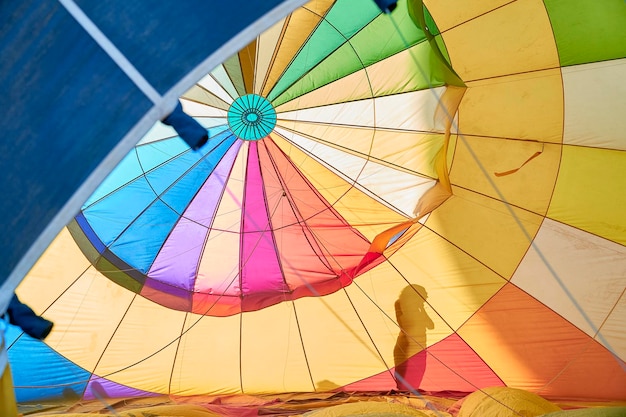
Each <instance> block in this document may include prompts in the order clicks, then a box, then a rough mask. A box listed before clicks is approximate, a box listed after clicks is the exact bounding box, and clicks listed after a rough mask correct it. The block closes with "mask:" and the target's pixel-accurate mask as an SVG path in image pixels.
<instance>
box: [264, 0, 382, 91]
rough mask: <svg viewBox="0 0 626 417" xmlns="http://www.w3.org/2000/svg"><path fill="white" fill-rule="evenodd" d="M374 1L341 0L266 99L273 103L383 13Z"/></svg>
mask: <svg viewBox="0 0 626 417" xmlns="http://www.w3.org/2000/svg"><path fill="white" fill-rule="evenodd" d="M380 13H381V12H380V9H378V8H377V7H376V4H375V3H374V2H373V1H368V2H364V1H363V0H338V1H337V3H335V5H334V6H333V7H332V8H331V9H330V11H329V12H328V13H327V15H326V17H325V18H324V19H323V20H322V21H321V22H320V24H319V25H318V27H317V28H316V29H315V31H314V32H313V34H312V35H311V37H310V39H309V40H308V41H307V42H306V44H305V45H304V46H303V47H302V49H301V50H300V51H299V52H298V55H297V56H296V57H295V59H294V61H293V62H292V63H291V64H290V65H289V67H288V68H287V70H286V71H285V73H284V74H283V75H282V76H281V77H280V80H279V81H278V82H277V83H276V85H275V86H274V88H273V89H272V91H270V93H269V94H268V96H267V98H268V99H269V100H270V101H272V102H273V101H274V100H275V99H276V97H278V96H279V95H280V94H282V93H283V92H284V91H285V90H286V89H287V88H289V87H290V86H291V85H292V84H293V83H294V82H296V81H297V80H298V79H299V78H300V77H302V75H304V74H306V73H307V71H309V70H310V69H311V68H313V67H315V66H316V65H317V64H318V63H320V62H321V61H322V60H323V59H324V58H326V57H327V56H328V55H329V54H331V53H332V52H333V51H335V50H336V49H337V48H339V47H340V46H341V45H342V44H344V43H345V42H346V40H347V39H349V38H350V37H351V36H353V35H354V34H355V33H357V32H358V31H359V30H360V29H361V28H363V27H364V26H365V25H367V24H368V23H369V22H371V21H372V20H373V19H374V18H375V17H376V16H378V15H379V14H380Z"/></svg>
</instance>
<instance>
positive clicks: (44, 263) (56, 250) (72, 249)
mask: <svg viewBox="0 0 626 417" xmlns="http://www.w3.org/2000/svg"><path fill="white" fill-rule="evenodd" d="M90 266H91V264H90V263H89V261H88V260H87V258H85V256H84V255H83V253H82V252H81V250H80V249H79V248H78V246H77V245H76V242H75V241H74V239H73V238H72V235H70V232H69V231H68V230H67V229H66V228H63V230H61V232H59V234H58V235H57V237H56V238H55V239H54V240H53V241H52V243H51V244H50V246H48V248H47V249H46V251H45V252H44V253H43V255H41V257H40V258H39V260H38V261H37V263H36V264H35V265H34V266H33V268H32V269H31V270H30V271H29V273H28V275H27V276H26V278H25V279H24V280H22V282H21V283H20V285H19V287H18V289H17V291H16V292H17V294H18V296H19V297H20V299H21V300H22V301H24V302H25V303H26V304H28V305H29V306H30V307H31V308H32V309H33V310H35V311H36V312H37V313H39V314H41V313H43V311H44V310H45V309H47V308H48V307H49V306H50V304H52V303H53V302H54V300H56V299H57V297H58V296H59V295H61V293H62V292H63V291H64V290H65V289H66V288H68V287H69V286H70V285H71V283H72V282H73V281H74V280H76V278H77V277H79V276H80V275H81V274H82V273H83V272H85V271H86V270H87V269H88V268H89V267H90ZM51 284H53V285H51ZM42 288H45V289H46V291H41V289H42Z"/></svg>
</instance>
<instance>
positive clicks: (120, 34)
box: [76, 0, 282, 94]
mask: <svg viewBox="0 0 626 417" xmlns="http://www.w3.org/2000/svg"><path fill="white" fill-rule="evenodd" d="M76 3H77V4H78V5H79V6H80V7H81V9H83V10H84V11H85V13H86V14H87V15H88V16H89V18H90V19H91V20H92V21H93V22H94V23H95V24H96V25H97V26H98V27H99V28H100V29H101V30H102V31H103V32H104V34H105V35H106V36H107V37H108V38H109V39H110V40H111V41H112V42H113V43H114V44H115V46H117V48H119V49H120V50H121V51H122V53H123V54H124V55H126V57H127V58H129V60H130V61H131V62H132V64H133V65H134V66H135V67H136V68H137V69H138V70H139V72H141V73H142V74H143V75H144V77H145V78H146V79H147V80H148V82H149V83H150V84H152V85H153V86H154V88H156V89H157V91H159V92H160V93H161V94H164V93H165V92H167V91H168V90H169V88H170V87H171V86H172V85H173V84H174V83H176V82H177V81H178V80H179V79H180V78H182V77H183V76H185V75H186V74H187V73H188V72H189V71H190V70H191V69H192V68H194V67H196V66H197V65H198V64H200V63H201V62H202V61H204V59H205V58H206V57H207V56H209V55H210V54H211V53H212V52H213V51H214V50H216V49H217V48H218V47H220V46H221V45H223V44H224V43H226V42H227V41H229V40H230V39H231V38H232V37H233V36H235V35H236V34H237V33H239V32H240V31H241V30H242V29H243V28H245V27H247V26H248V25H250V24H251V23H252V22H254V21H255V20H257V19H258V18H260V17H261V16H263V15H264V14H266V13H267V12H268V11H270V10H271V9H273V8H274V7H276V6H277V5H278V4H280V3H282V0H229V1H215V0H213V1H208V0H177V1H128V0H111V1H93V0H78V1H77V2H76Z"/></svg>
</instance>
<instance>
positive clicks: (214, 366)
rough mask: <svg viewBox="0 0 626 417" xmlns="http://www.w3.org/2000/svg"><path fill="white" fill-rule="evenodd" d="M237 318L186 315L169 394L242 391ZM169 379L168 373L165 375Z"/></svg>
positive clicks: (170, 363) (237, 316)
mask: <svg viewBox="0 0 626 417" xmlns="http://www.w3.org/2000/svg"><path fill="white" fill-rule="evenodd" d="M240 319H241V318H240V316H239V315H235V316H229V317H217V318H216V317H210V316H199V315H195V314H188V315H187V319H186V321H185V331H184V333H183V334H182V336H181V331H182V328H179V336H181V338H180V343H179V344H177V352H176V361H175V362H173V361H172V360H170V361H169V366H170V367H171V368H172V371H171V375H172V381H171V392H172V394H177V395H199V394H207V393H210V394H234V393H238V392H241V384H240V367H239V349H240V333H239V332H240ZM166 374H167V375H168V376H169V374H170V372H166Z"/></svg>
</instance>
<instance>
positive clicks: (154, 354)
mask: <svg viewBox="0 0 626 417" xmlns="http://www.w3.org/2000/svg"><path fill="white" fill-rule="evenodd" d="M100 296H101V297H102V295H100ZM185 315H186V314H185V313H183V312H181V311H176V310H171V309H169V308H165V307H162V306H160V305H158V304H155V303H154V302H152V301H149V300H146V299H145V298H143V297H141V296H136V297H135V299H134V300H133V302H132V304H131V306H130V308H129V309H128V311H126V313H125V314H124V317H123V319H121V320H117V321H116V323H120V326H119V328H118V329H117V330H116V332H115V334H114V335H113V337H112V338H111V341H110V343H109V345H108V346H107V349H106V351H105V352H104V355H103V356H102V358H101V359H100V362H99V363H98V366H97V367H96V369H95V371H94V372H95V373H96V374H98V375H100V376H102V377H105V378H109V379H111V380H112V381H114V382H118V383H120V384H124V385H128V386H131V387H135V388H138V389H141V390H146V391H151V392H158V393H163V394H166V393H168V392H169V383H170V375H171V373H172V364H173V363H174V355H175V354H176V349H177V347H178V343H177V340H178V337H180V335H181V332H182V330H183V324H184V321H185ZM83 320H85V322H87V321H88V320H93V318H91V317H88V316H84V317H83ZM83 343H84V342H83ZM128 346H133V349H128Z"/></svg>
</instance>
